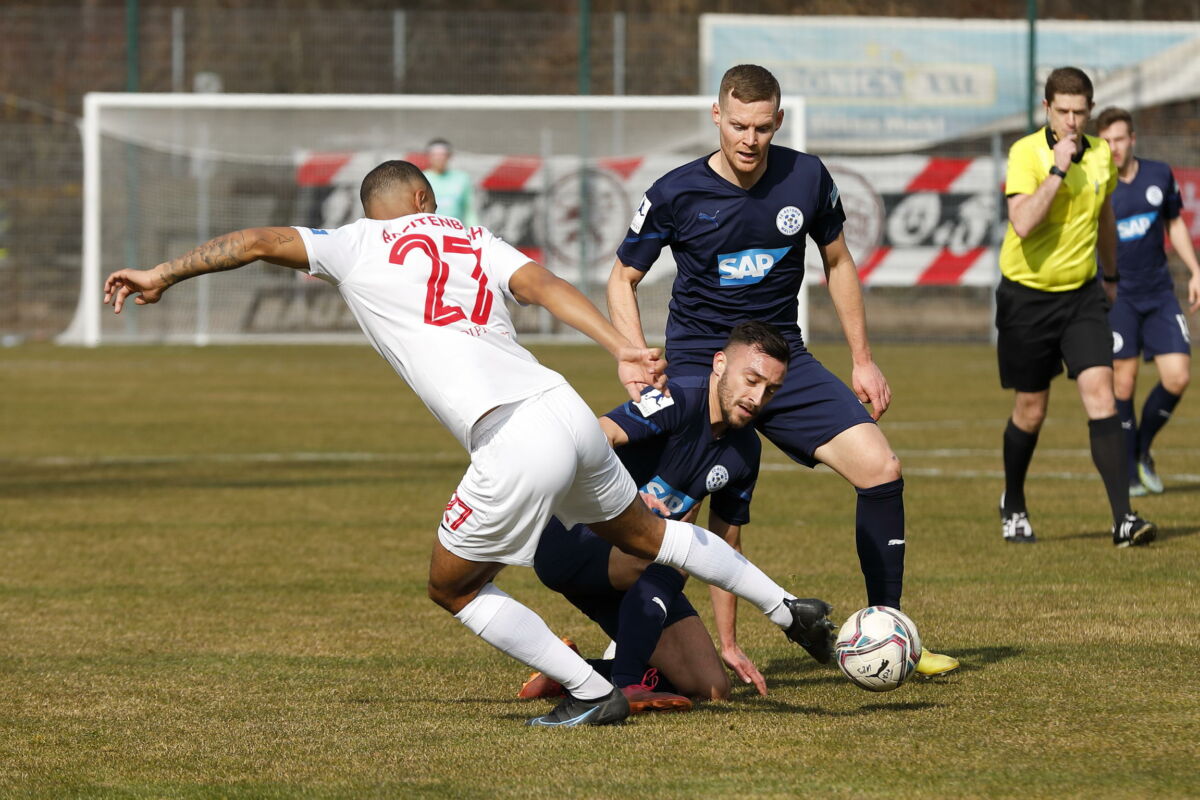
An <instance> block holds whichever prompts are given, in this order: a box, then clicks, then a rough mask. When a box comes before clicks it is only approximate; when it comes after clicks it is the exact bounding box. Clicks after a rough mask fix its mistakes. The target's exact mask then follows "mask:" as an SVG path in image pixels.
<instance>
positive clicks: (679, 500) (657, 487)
mask: <svg viewBox="0 0 1200 800" xmlns="http://www.w3.org/2000/svg"><path fill="white" fill-rule="evenodd" d="M642 491H643V492H648V493H649V494H652V495H654V496H655V497H657V498H658V499H659V500H662V501H663V505H665V506H666V507H667V510H668V511H670V512H671V516H673V517H674V516H676V515H678V514H683V513H685V512H687V510H688V509H690V508H691V507H692V506H694V505H696V501H695V500H693V499H692V498H690V497H688V496H687V495H686V494H684V493H683V492H681V491H679V490H678V489H673V488H671V484H669V483H667V482H666V481H664V480H663V479H662V477H660V476H658V475H655V476H654V477H653V478H651V479H650V480H648V481H646V485H645V486H643V487H642Z"/></svg>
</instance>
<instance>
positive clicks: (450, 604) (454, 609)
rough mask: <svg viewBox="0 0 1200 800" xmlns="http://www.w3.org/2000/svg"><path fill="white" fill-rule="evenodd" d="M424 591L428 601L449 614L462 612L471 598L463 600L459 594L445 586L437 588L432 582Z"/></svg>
mask: <svg viewBox="0 0 1200 800" xmlns="http://www.w3.org/2000/svg"><path fill="white" fill-rule="evenodd" d="M425 591H426V593H427V594H428V595H429V599H430V600H432V601H433V602H434V603H436V604H437V605H438V606H440V607H441V608H444V609H446V610H447V611H449V612H450V613H451V614H457V613H458V612H459V611H462V610H463V608H464V607H465V606H466V605H467V603H469V602H470V601H471V598H469V597H466V598H464V597H463V596H462V595H461V593H459V592H456V591H453V590H452V589H449V588H447V587H445V586H439V585H437V584H435V583H433V581H430V582H429V584H428V585H427V586H426V590H425Z"/></svg>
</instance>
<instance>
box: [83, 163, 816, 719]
mask: <svg viewBox="0 0 1200 800" xmlns="http://www.w3.org/2000/svg"><path fill="white" fill-rule="evenodd" d="M360 195H361V198H362V204H363V208H364V210H365V215H366V216H365V217H364V218H363V219H360V220H358V221H357V222H354V223H352V224H350V225H346V226H344V227H341V228H338V229H336V230H332V231H324V230H310V229H308V228H280V227H273V228H251V229H247V230H242V231H235V232H234V233H230V234H227V235H225V236H221V237H218V238H216V239H213V240H211V241H209V242H207V243H205V244H203V245H201V246H200V247H198V248H196V249H195V250H193V251H191V252H190V253H188V254H186V255H184V256H182V257H180V258H177V259H174V260H172V261H168V262H165V263H162V264H159V265H158V266H157V267H154V268H153V269H150V270H133V269H123V270H118V271H117V272H114V273H112V274H111V275H109V277H108V279H107V280H106V281H105V284H104V300H105V302H106V303H109V302H110V303H112V305H113V310H114V311H115V312H116V313H120V312H121V309H122V308H123V306H124V304H125V302H126V300H127V299H128V298H129V296H130V295H138V296H136V297H135V298H134V301H135V302H136V303H137V304H146V303H155V302H157V301H158V300H159V299H160V297H161V296H162V294H163V292H164V291H166V290H167V289H168V288H169V287H171V286H172V285H174V284H176V283H178V282H179V281H181V280H185V279H187V278H191V277H194V276H196V275H203V274H205V273H209V272H220V271H223V270H230V269H236V268H238V267H241V266H244V265H246V264H249V263H251V262H253V261H255V260H259V259H261V260H264V261H269V262H271V263H273V264H279V265H282V266H286V267H291V268H293V269H299V270H307V271H308V272H310V273H311V274H313V275H315V276H318V277H321V278H323V279H325V280H327V281H329V282H330V283H333V284H335V285H336V286H337V288H338V291H339V293H340V294H341V295H342V298H343V299H344V300H345V301H346V303H347V305H348V306H349V307H350V309H351V311H352V312H353V314H354V317H355V319H356V320H357V321H358V323H359V325H360V326H361V328H362V330H363V332H364V333H365V334H366V336H367V339H368V341H370V342H371V345H372V346H373V347H374V348H375V349H376V350H377V351H378V352H379V354H380V355H381V356H383V357H384V359H386V360H387V361H388V363H389V364H391V365H392V368H393V369H395V370H396V372H397V373H399V374H400V376H401V377H402V378H403V379H404V380H405V381H406V382H407V383H408V384H409V385H410V386H411V387H412V388H413V390H414V391H415V392H416V393H417V395H418V396H419V397H420V398H421V400H422V401H424V403H425V405H426V406H427V407H428V408H429V410H430V411H431V412H432V413H433V415H434V416H435V417H436V418H437V419H438V421H439V422H441V423H442V424H443V425H445V426H446V428H447V429H449V430H450V432H451V433H452V434H453V435H454V436H455V438H456V439H458V441H459V442H460V443H461V444H462V445H463V446H464V447H465V448H467V450H468V451H469V452H470V454H471V465H470V467H469V468H468V470H467V473H466V475H464V477H463V479H462V482H461V483H459V485H458V489H457V490H456V491H455V492H454V493H453V494H452V495H451V496H450V501H449V502H448V503H447V504H446V507H445V513H444V514H443V516H442V521H441V525H440V526H439V528H438V536H437V539H436V540H435V542H434V547H433V557H432V559H431V562H430V567H429V596H430V598H431V599H433V601H434V602H435V603H437V604H438V605H440V606H441V607H443V608H445V609H446V610H447V611H449V612H450V613H452V614H454V616H455V618H456V619H458V620H459V621H460V622H462V623H463V624H464V625H466V626H467V628H469V629H470V630H471V631H472V632H474V633H475V634H477V635H478V636H479V637H481V638H482V639H483V640H484V641H486V642H488V643H489V644H491V645H493V646H494V647H496V648H497V649H499V650H501V651H502V652H504V653H507V654H508V655H510V656H512V657H513V658H516V659H517V660H519V661H521V662H523V663H525V664H527V665H528V666H530V667H532V668H534V669H537V670H539V671H541V672H544V673H546V674H547V675H550V676H551V677H553V678H554V679H555V680H557V681H558V682H560V683H562V684H563V685H564V686H565V687H567V690H568V691H569V692H570V696H569V697H567V698H566V699H565V700H564V701H563V702H562V703H560V704H559V705H558V706H557V707H556V708H555V709H554V710H553V711H551V712H550V713H549V714H546V715H544V716H541V717H537V718H535V719H533V720H530V721H529V724H532V725H547V726H574V725H581V724H586V725H603V724H608V723H612V722H618V721H620V720H621V719H623V718H624V717H626V716H627V715H628V713H629V703H628V701H627V700H626V699H625V696H624V695H623V694H622V693H621V692H620V691H618V690H617V689H615V688H614V687H613V685H612V684H611V683H610V682H609V681H608V680H606V679H605V678H603V677H601V676H600V675H599V674H598V673H597V672H596V671H595V670H594V669H593V668H592V667H591V666H590V665H588V664H587V662H585V661H584V660H583V659H581V658H580V657H579V655H578V654H577V653H575V652H573V651H572V650H571V649H570V648H568V647H567V646H566V645H565V644H563V643H562V642H561V641H559V639H558V637H556V636H555V635H554V634H553V633H551V632H550V629H549V628H547V627H546V625H545V623H544V622H543V621H542V620H541V618H540V617H538V616H537V614H535V613H534V612H533V611H531V610H530V609H528V608H527V607H525V606H523V605H521V604H520V603H518V602H517V601H516V600H514V599H512V598H511V597H509V596H508V595H507V594H505V593H504V592H503V591H501V590H500V589H499V588H497V587H496V585H495V584H494V583H492V580H493V579H494V578H495V577H496V575H497V574H498V573H499V572H500V570H501V569H502V568H503V567H504V566H505V565H506V564H520V565H529V564H531V563H532V561H533V553H534V550H535V548H536V547H537V541H538V536H539V534H540V533H541V532H542V530H543V529H544V528H545V527H546V523H547V522H548V521H549V519H550V517H551V516H552V515H555V516H558V517H559V518H560V519H562V520H564V521H566V522H569V523H570V524H575V523H576V522H587V523H589V524H590V525H591V527H592V529H593V530H595V531H596V532H597V533H599V534H600V535H601V536H604V537H606V538H607V539H608V540H609V541H611V542H613V543H614V544H616V545H617V546H618V547H620V548H622V549H623V550H625V551H627V552H629V553H631V554H632V555H636V556H639V557H641V558H648V559H653V560H654V561H655V562H656V563H662V564H669V565H671V566H674V567H677V568H679V569H683V570H686V571H687V572H688V573H689V574H692V575H695V576H696V577H697V578H700V579H701V580H703V581H706V582H711V583H715V584H716V585H718V586H720V587H722V588H724V589H726V590H728V591H731V592H733V593H734V594H736V595H738V596H739V597H742V598H744V599H746V600H748V601H749V602H750V603H752V604H753V605H754V606H755V607H757V608H759V609H760V610H761V611H762V612H763V613H764V614H766V615H767V616H768V617H769V618H770V619H771V621H772V622H774V623H775V624H776V625H778V626H779V627H780V628H782V629H783V630H784V631H785V633H786V634H787V635H788V637H789V638H790V639H792V640H793V641H796V642H798V643H799V644H801V645H803V646H805V647H807V648H809V649H810V650H814V651H815V652H816V653H817V654H818V655H820V654H822V653H825V652H827V650H828V648H829V647H830V637H831V634H832V624H831V623H830V622H829V620H828V619H827V618H826V616H825V615H826V614H827V613H828V611H829V606H828V604H826V603H824V602H822V601H820V600H797V599H795V598H793V597H792V596H791V595H789V594H788V593H786V592H785V591H784V590H783V589H782V588H780V587H779V586H778V585H777V584H775V583H774V582H773V581H771V579H770V578H768V577H767V576H766V575H765V574H763V572H762V571H761V570H759V569H758V567H756V566H754V565H753V564H751V563H750V562H749V561H747V560H746V559H745V558H744V557H743V556H742V555H741V554H740V553H737V552H736V551H735V550H733V548H731V547H729V545H727V544H726V543H725V542H724V541H723V540H721V539H720V538H719V537H717V536H715V535H713V534H712V533H710V532H708V531H706V530H704V529H702V528H698V527H696V526H693V525H689V524H687V523H682V522H677V521H673V520H663V519H660V518H659V517H656V516H654V515H653V514H652V513H650V511H649V510H648V509H647V508H646V506H645V504H644V503H643V502H642V500H641V499H640V498H639V497H638V493H637V486H636V485H635V484H634V482H633V479H632V478H631V477H630V476H629V473H628V472H627V471H626V470H625V468H624V467H622V466H621V462H620V461H619V460H618V459H617V457H616V455H615V454H614V453H613V451H612V448H611V447H609V446H608V441H607V440H606V439H605V436H604V433H603V432H602V431H601V430H600V426H599V425H598V424H597V423H596V418H595V417H594V416H593V415H592V414H591V412H590V411H589V410H588V407H587V405H586V404H585V403H584V402H583V400H582V399H581V398H580V397H579V395H577V394H576V393H575V392H574V390H572V389H571V387H570V386H569V385H568V384H567V382H566V381H565V380H564V379H563V377H562V376H561V375H559V374H558V373H556V372H553V371H551V370H549V369H546V368H545V367H543V366H542V365H541V364H539V363H538V362H537V360H536V359H535V358H534V357H533V356H532V355H531V354H530V353H529V352H528V351H527V350H525V349H524V348H522V347H521V346H520V345H518V344H517V343H516V339H515V335H514V331H513V325H512V320H511V319H510V317H509V314H508V310H507V308H506V307H505V304H504V301H505V300H513V301H516V302H520V303H535V304H537V305H540V306H542V307H544V308H546V309H547V310H548V311H550V313H551V314H553V315H554V316H555V317H556V318H558V319H559V320H561V321H563V322H564V323H566V324H569V325H571V326H572V327H574V328H576V329H578V330H580V331H581V332H583V333H585V334H587V335H588V336H590V337H591V338H592V339H594V340H595V341H597V342H599V343H600V344H601V345H603V346H604V347H605V349H607V350H608V351H609V352H610V353H612V355H613V356H614V357H615V358H616V359H617V362H618V374H619V376H620V378H621V382H622V383H623V384H624V385H625V386H626V388H627V389H628V390H629V392H630V395H631V396H632V397H635V398H636V397H639V396H640V394H641V390H642V389H644V388H647V387H649V386H651V385H652V384H662V383H663V380H662V376H661V374H659V367H660V366H661V359H660V357H659V354H658V353H657V352H656V351H653V350H650V349H647V348H642V347H635V346H633V345H631V344H630V343H629V342H628V341H627V340H626V339H625V337H623V336H622V335H621V334H620V333H619V332H617V330H616V329H614V328H613V327H612V325H610V324H609V323H608V321H607V320H605V319H604V317H603V316H602V315H601V314H600V312H599V311H597V310H596V308H595V306H593V305H592V304H591V303H590V302H589V301H588V300H587V298H585V297H584V296H583V295H582V294H580V293H579V292H578V291H577V290H576V289H574V288H573V287H572V286H571V285H570V284H568V283H566V282H565V281H562V280H560V279H559V278H556V277H555V276H554V275H553V274H551V273H550V272H548V271H547V270H545V269H544V268H542V267H541V266H539V265H537V264H535V263H533V262H531V261H530V260H529V259H528V258H527V257H526V256H524V255H522V254H521V253H519V252H518V251H517V250H515V249H514V248H512V247H510V246H509V245H507V244H506V243H504V242H503V241H501V240H500V239H498V238H497V237H495V236H493V235H492V234H491V232H489V231H488V230H487V229H485V228H478V227H475V228H467V227H466V226H464V225H463V224H462V223H461V222H459V221H458V220H456V219H453V218H450V217H441V216H437V215H436V214H435V213H434V211H435V209H436V203H435V200H434V196H433V192H432V190H431V189H430V187H429V182H428V181H427V180H426V179H425V177H424V176H423V175H422V174H421V171H420V170H419V169H417V168H416V167H415V166H413V165H412V164H410V163H408V162H406V161H387V162H384V163H383V164H380V165H379V166H378V167H376V168H375V169H373V170H372V171H371V172H370V173H369V174H368V175H367V176H366V177H365V178H364V179H363V183H362V187H361V190H360Z"/></svg>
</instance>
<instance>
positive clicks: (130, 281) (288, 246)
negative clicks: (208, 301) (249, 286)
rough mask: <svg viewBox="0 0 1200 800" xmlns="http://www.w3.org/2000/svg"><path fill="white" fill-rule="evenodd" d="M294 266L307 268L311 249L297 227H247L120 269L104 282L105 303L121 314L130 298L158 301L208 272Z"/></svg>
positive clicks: (151, 301)
mask: <svg viewBox="0 0 1200 800" xmlns="http://www.w3.org/2000/svg"><path fill="white" fill-rule="evenodd" d="M259 260H262V261H269V262H271V263H272V264H278V265H280V266H283V267H292V268H293V269H307V268H308V251H307V250H306V249H305V247H304V242H303V241H302V240H301V239H300V234H299V233H298V232H297V231H296V230H295V228H247V229H245V230H240V231H234V232H233V233H227V234H225V235H224V236H218V237H217V238H215V239H210V240H209V241H207V242H205V243H204V244H202V245H200V246H199V247H197V248H196V249H194V250H192V251H191V252H189V253H186V254H185V255H182V256H180V257H179V258H176V259H172V260H171V261H164V262H163V263H161V264H159V265H158V266H156V267H154V268H153V269H147V270H140V269H121V270H117V271H116V272H114V273H112V274H111V275H109V276H108V279H107V280H106V281H105V282H104V302H105V303H106V304H111V305H112V307H113V311H114V313H117V314H120V313H121V309H122V308H124V307H125V301H126V299H128V297H129V296H130V295H131V294H132V295H136V296H135V297H134V299H133V301H134V302H135V303H137V304H138V305H146V304H148V303H157V302H158V300H159V298H160V297H162V294H163V292H165V291H166V290H167V289H169V288H170V287H172V286H174V285H175V284H177V283H179V282H180V281H184V280H187V279H188V278H193V277H195V276H197V275H204V274H205V273H209V272H224V271H225V270H231V269H237V268H238V267H242V266H245V265H246V264H249V263H251V262H253V261H259Z"/></svg>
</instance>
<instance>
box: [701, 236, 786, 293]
mask: <svg viewBox="0 0 1200 800" xmlns="http://www.w3.org/2000/svg"><path fill="white" fill-rule="evenodd" d="M791 249H792V248H791V246H790V245H789V246H787V247H780V248H779V249H777V250H743V251H741V252H740V253H722V254H721V255H718V256H717V270H718V271H719V272H720V273H721V285H722V286H748V285H749V284H752V283H758V282H759V281H761V280H762V279H763V278H765V277H767V273H768V272H770V271H771V267H773V266H775V263H776V262H777V261H779V260H780V259H782V258H783V257H784V256H785V255H787V252H788V251H789V250H791Z"/></svg>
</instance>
